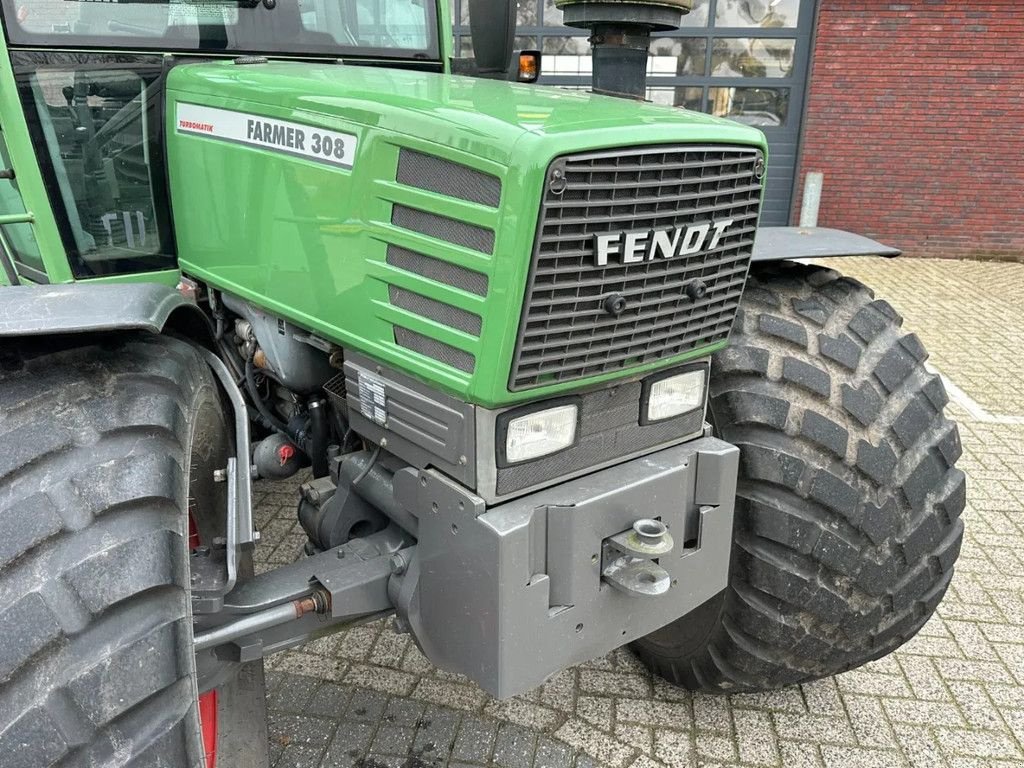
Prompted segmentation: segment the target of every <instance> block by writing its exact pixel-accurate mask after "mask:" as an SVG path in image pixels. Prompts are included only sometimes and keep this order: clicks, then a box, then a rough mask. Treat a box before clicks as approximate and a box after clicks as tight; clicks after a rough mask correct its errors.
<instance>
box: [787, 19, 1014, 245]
mask: <svg viewBox="0 0 1024 768" xmlns="http://www.w3.org/2000/svg"><path fill="white" fill-rule="evenodd" d="M808 171H823V172H824V173H825V188H824V194H823V196H822V203H821V213H820V216H819V224H820V225H821V226H833V227H838V228H841V229H848V230H852V231H855V232H859V233H861V234H865V235H868V236H871V237H874V238H876V239H879V240H881V241H883V242H886V243H890V244H892V245H895V246H897V247H900V248H903V249H904V251H905V252H906V254H907V255H910V256H939V257H948V258H963V257H996V258H1016V259H1021V260H1024V4H1021V3H1020V2H1018V0H1001V1H999V2H974V1H973V0H961V1H960V2H951V1H949V0H907V1H906V2H903V3H893V2H877V1H872V0H868V2H865V0H822V2H821V5H820V9H819V17H818V35H817V44H816V48H815V53H814V61H813V71H812V74H811V92H810V98H809V101H808V106H807V116H806V120H805V123H804V144H803V157H802V162H801V168H800V173H799V175H798V180H797V190H796V198H797V199H796V202H795V207H794V213H793V216H794V221H796V220H797V219H798V217H799V211H800V197H801V195H800V192H801V190H802V188H803V177H804V174H805V173H806V172H808Z"/></svg>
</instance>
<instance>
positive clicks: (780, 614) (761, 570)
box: [633, 263, 966, 693]
mask: <svg viewBox="0 0 1024 768" xmlns="http://www.w3.org/2000/svg"><path fill="white" fill-rule="evenodd" d="M901 324H902V318H901V317H900V316H899V315H898V314H897V313H896V311H895V310H894V309H893V308H892V307H891V306H890V305H889V304H888V303H886V302H885V301H882V300H876V299H874V295H873V294H872V292H871V291H870V290H868V289H867V288H866V287H864V286H863V285H862V284H861V283H859V282H857V281H856V280H852V279H849V278H845V277H841V276H840V275H838V274H837V273H836V272H834V271H832V270H828V269H822V268H819V267H808V266H802V265H798V264H787V263H782V264H777V265H769V266H767V267H755V268H754V269H753V270H752V272H751V276H750V280H749V282H748V285H747V289H746V292H745V294H744V297H743V304H742V308H741V311H740V314H739V316H738V317H737V320H736V327H735V329H734V331H733V335H732V341H731V343H730V345H729V347H727V348H726V349H725V350H723V351H722V352H720V353H719V354H717V355H716V356H715V359H714V362H713V364H712V377H711V392H710V401H709V409H710V416H711V420H712V422H713V425H714V427H715V431H716V434H718V435H719V436H720V437H721V438H722V439H724V440H727V441H728V442H730V443H732V444H734V445H736V446H738V447H739V449H740V451H741V455H740V472H739V483H738V489H737V498H736V518H735V527H734V535H733V549H732V558H731V565H730V581H729V585H728V587H727V589H726V590H725V591H724V592H722V593H720V594H719V595H718V596H716V597H715V598H713V599H712V600H710V601H708V602H707V603H705V604H704V605H703V606H701V607H700V608H699V609H698V610H697V611H695V612H694V613H691V614H689V615H687V616H684V617H683V618H681V619H679V620H678V621H675V622H673V623H672V624H669V625H668V626H666V627H664V628H662V629H660V630H658V631H656V632H654V633H652V634H650V635H648V636H647V637H645V638H643V639H641V640H639V641H637V642H636V643H634V645H633V648H634V650H635V651H636V653H637V654H638V655H639V656H640V658H641V659H642V660H643V661H644V662H645V663H646V664H647V665H648V666H649V667H650V668H651V669H652V670H653V671H654V672H655V673H657V674H659V675H661V676H662V677H665V678H666V679H668V680H669V681H671V682H674V683H677V684H679V685H682V686H685V687H687V688H690V689H693V690H700V691H707V692H712V693H734V692H742V691H759V690H766V689H774V688H780V687H783V686H787V685H793V684H797V683H802V682H807V681H810V680H815V679H817V678H822V677H826V676H829V675H834V674H836V673H840V672H844V671H846V670H849V669H853V668H854V667H857V666H859V665H861V664H864V663H865V662H868V661H871V660H874V659H877V658H879V657H881V656H884V655H886V654H888V653H890V652H891V651H893V650H894V649H896V648H898V647H899V646H900V645H902V644H903V643H905V642H906V641H907V640H909V639H910V638H911V637H913V636H914V634H915V633H916V632H917V631H918V630H919V629H920V628H921V627H922V626H923V625H924V623H925V622H926V621H927V620H928V618H929V617H930V616H931V615H932V613H933V612H934V611H935V608H936V606H937V605H938V603H939V601H940V600H941V598H942V596H943V594H944V593H945V591H946V588H947V586H948V585H949V582H950V579H951V578H952V576H953V563H954V561H955V560H956V558H957V555H958V554H959V551H960V544H961V539H962V538H963V522H962V520H961V518H960V514H961V512H962V511H963V508H964V503H965V498H966V497H965V483H964V474H963V472H961V471H960V470H958V469H956V468H955V466H954V464H955V462H956V460H957V459H958V458H959V456H960V453H961V447H960V437H959V434H958V431H957V427H956V425H955V424H954V423H953V422H951V421H949V420H948V419H947V418H945V416H944V415H943V407H944V406H945V405H946V402H947V398H946V393H945V390H944V388H943V385H942V382H941V380H940V379H939V377H938V376H937V375H935V374H934V373H930V372H929V371H927V370H926V369H925V367H924V361H925V359H926V357H927V353H926V352H925V350H924V348H923V347H922V345H921V342H920V340H919V339H918V338H917V336H915V335H913V334H905V333H903V332H902V331H901Z"/></svg>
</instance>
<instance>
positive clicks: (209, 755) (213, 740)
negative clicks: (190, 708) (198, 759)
mask: <svg viewBox="0 0 1024 768" xmlns="http://www.w3.org/2000/svg"><path fill="white" fill-rule="evenodd" d="M199 727H200V729H201V730H202V733H203V752H205V753H206V768H217V691H216V689H214V690H212V691H207V692H206V693H203V694H200V695H199Z"/></svg>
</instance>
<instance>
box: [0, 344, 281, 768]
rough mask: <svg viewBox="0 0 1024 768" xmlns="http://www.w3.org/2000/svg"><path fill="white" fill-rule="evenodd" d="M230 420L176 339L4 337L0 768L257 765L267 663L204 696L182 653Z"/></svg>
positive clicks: (262, 742)
mask: <svg viewBox="0 0 1024 768" xmlns="http://www.w3.org/2000/svg"><path fill="white" fill-rule="evenodd" d="M83 343H85V344H87V345H86V346H81V345H82V344H83ZM229 423H230V422H227V423H226V422H225V417H224V414H223V409H222V407H221V404H220V398H219V395H218V391H217V387H216V384H215V382H214V379H213V377H212V374H211V372H210V371H209V369H208V367H207V365H206V364H205V362H204V361H203V360H202V358H200V356H199V355H198V354H197V353H196V351H195V350H194V349H193V348H192V347H191V346H189V345H188V344H186V343H184V342H181V341H177V340H175V339H171V338H167V337H162V336H154V335H148V334H146V335H125V336H117V337H110V338H103V339H101V340H100V341H98V342H96V343H92V344H88V342H87V341H83V340H72V339H63V340H61V339H26V340H14V341H6V342H4V344H3V346H0V444H2V445H3V450H2V451H0V755H2V757H0V763H2V764H3V765H4V766H5V768H29V767H31V768H36V767H37V766H50V765H54V764H57V763H59V764H60V765H61V766H123V765H132V766H142V765H146V766H148V765H161V766H168V767H172V768H177V767H178V766H181V767H182V768H186V767H187V768H194V767H195V766H204V765H205V766H207V768H209V767H210V766H211V765H212V763H213V762H214V760H213V759H210V758H208V757H207V755H208V754H209V753H211V752H216V754H217V758H218V759H216V764H217V766H218V768H229V767H230V766H235V765H245V766H250V765H252V766H259V765H260V764H261V763H262V764H263V765H265V764H266V754H267V751H268V747H267V741H266V726H265V721H266V714H265V713H266V710H265V703H264V698H263V669H262V662H257V663H255V664H250V665H246V666H244V667H241V668H240V669H239V670H238V674H236V675H234V676H229V677H228V679H227V682H225V684H224V685H222V686H221V687H220V688H219V689H218V690H217V693H216V695H215V696H214V695H211V696H208V697H207V698H205V699H204V703H203V706H202V707H200V705H199V696H198V689H197V677H196V668H195V657H194V655H193V647H192V644H193V641H192V615H191V603H190V597H189V516H190V514H191V516H192V518H193V520H194V522H195V529H196V530H197V531H198V533H199V535H203V534H204V533H207V534H209V533H211V532H215V531H216V529H217V526H218V521H220V522H219V525H220V527H221V529H223V517H224V511H223V510H224V506H223V501H222V494H223V492H224V491H223V484H217V485H216V486H215V485H214V484H213V482H212V475H213V471H214V469H218V468H221V467H223V466H224V462H225V460H226V457H227V454H228V450H229V447H230V440H229V437H228V436H229V435H230V434H231V433H230V430H229V429H228V424H229ZM201 709H202V717H203V718H204V722H203V727H202V728H201V725H200V717H201V715H200V710H201ZM213 714H215V715H216V717H211V715H213ZM213 723H216V724H217V725H218V726H219V727H218V728H216V729H212V728H211V726H212V724H213Z"/></svg>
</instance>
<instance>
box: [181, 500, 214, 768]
mask: <svg viewBox="0 0 1024 768" xmlns="http://www.w3.org/2000/svg"><path fill="white" fill-rule="evenodd" d="M201 543H202V541H201V540H200V538H199V528H198V527H197V526H196V521H195V518H194V517H192V514H191V513H189V516H188V546H189V549H195V548H196V547H198V546H199V545H200V544H201ZM199 730H200V732H201V733H202V735H203V752H204V753H205V754H206V768H217V690H216V689H214V690H212V691H207V692H206V693H202V694H200V695H199Z"/></svg>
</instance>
